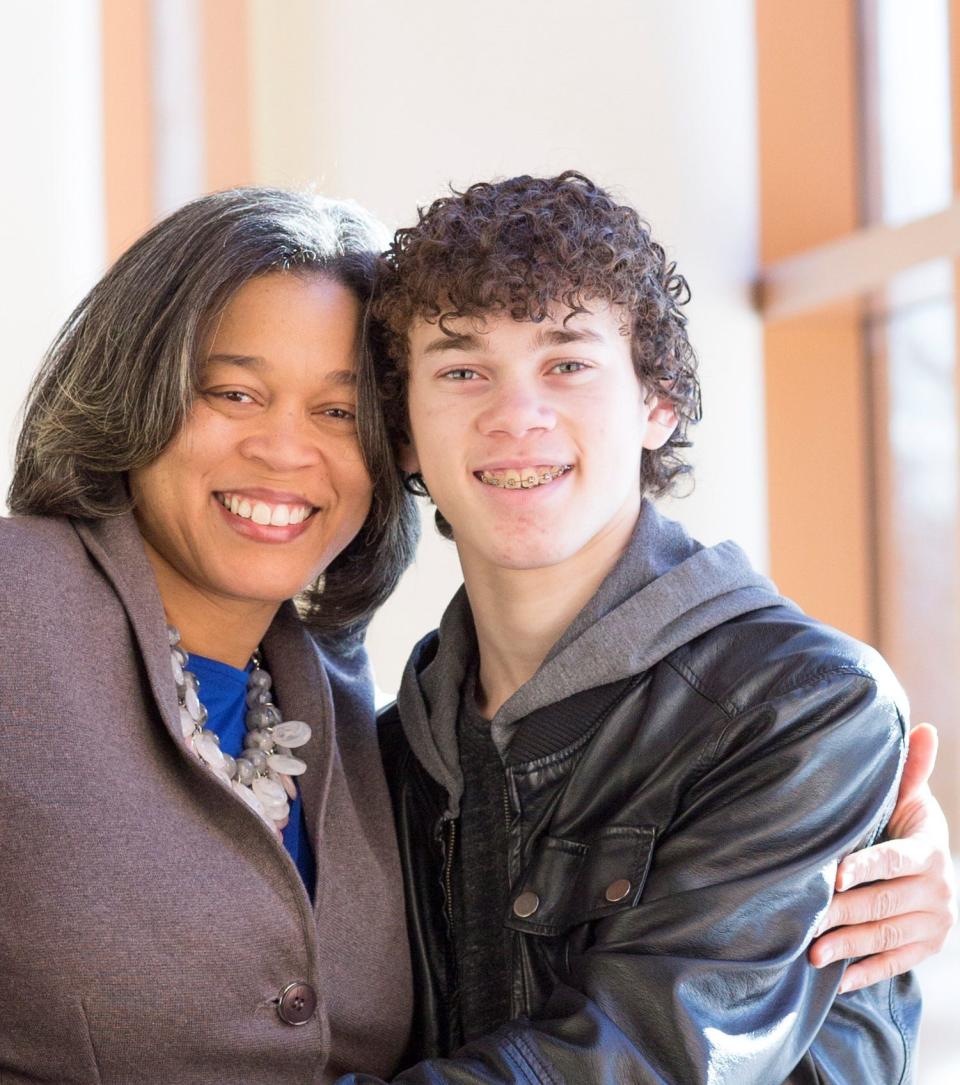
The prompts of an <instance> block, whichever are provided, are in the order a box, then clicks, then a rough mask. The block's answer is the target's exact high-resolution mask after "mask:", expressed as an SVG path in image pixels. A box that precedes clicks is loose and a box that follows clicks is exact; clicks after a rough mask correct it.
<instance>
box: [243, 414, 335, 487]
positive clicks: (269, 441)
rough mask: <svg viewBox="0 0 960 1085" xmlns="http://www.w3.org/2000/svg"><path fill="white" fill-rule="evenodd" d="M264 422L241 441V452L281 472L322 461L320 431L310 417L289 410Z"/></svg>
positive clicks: (265, 418) (310, 465) (267, 418)
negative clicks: (306, 417)
mask: <svg viewBox="0 0 960 1085" xmlns="http://www.w3.org/2000/svg"><path fill="white" fill-rule="evenodd" d="M262 422H263V424H262V425H261V426H259V427H258V428H257V429H256V430H255V431H254V432H253V433H249V434H247V436H246V437H244V439H243V440H242V441H241V443H240V452H241V454H242V455H244V456H246V457H247V458H248V459H254V460H259V461H260V462H261V463H262V464H264V465H265V466H267V467H269V468H270V469H271V470H273V471H278V472H286V471H296V470H298V469H300V468H303V467H314V466H316V464H318V463H319V462H320V460H321V458H322V455H323V453H322V449H321V447H320V435H319V433H318V432H317V429H316V427H315V426H314V425H313V423H312V421H311V420H310V419H305V418H302V417H300V416H298V415H297V414H296V413H295V412H293V411H289V412H286V413H284V414H283V415H276V416H274V417H269V416H267V417H264V418H263V420H262Z"/></svg>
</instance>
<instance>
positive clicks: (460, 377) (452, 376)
mask: <svg viewBox="0 0 960 1085" xmlns="http://www.w3.org/2000/svg"><path fill="white" fill-rule="evenodd" d="M443 377H444V379H446V380H452V381H470V380H479V379H480V374H479V373H478V372H477V371H476V370H475V369H448V370H447V371H446V373H444V374H443Z"/></svg>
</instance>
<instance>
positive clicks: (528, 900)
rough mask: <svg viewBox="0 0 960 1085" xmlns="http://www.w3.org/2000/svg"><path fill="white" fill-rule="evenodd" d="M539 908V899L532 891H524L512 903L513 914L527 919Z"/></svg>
mask: <svg viewBox="0 0 960 1085" xmlns="http://www.w3.org/2000/svg"><path fill="white" fill-rule="evenodd" d="M539 907H540V898H539V897H538V896H537V894H536V893H534V892H533V890H532V889H525V890H524V891H523V892H522V893H521V894H520V896H519V897H517V899H516V900H515V901H514V902H513V914H514V915H515V916H518V917H519V918H520V919H528V918H529V917H530V916H532V915H533V913H534V912H535V911H536V910H537V909H538V908H539Z"/></svg>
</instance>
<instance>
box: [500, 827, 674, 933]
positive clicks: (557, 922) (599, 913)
mask: <svg viewBox="0 0 960 1085" xmlns="http://www.w3.org/2000/svg"><path fill="white" fill-rule="evenodd" d="M655 837H656V827H655V826H653V825H640V826H620V825H615V826H610V827H608V828H606V829H603V830H601V831H600V832H599V833H598V834H597V835H596V836H595V837H594V838H593V839H592V840H591V841H590V842H589V843H581V842H579V841H575V840H567V839H564V838H563V837H557V836H544V837H541V839H540V840H539V841H538V842H537V844H536V846H535V851H534V853H533V856H532V858H531V860H530V862H529V863H528V865H527V868H526V870H525V871H524V873H523V877H522V878H521V879H520V881H519V882H518V883H517V885H516V886H515V887H514V890H513V893H512V894H511V898H510V906H509V909H508V913H507V919H506V925H507V926H508V927H510V928H511V929H513V930H515V931H521V932H523V933H525V934H539V935H543V936H546V937H551V936H555V935H558V934H563V933H564V932H565V931H567V930H569V929H570V928H571V927H575V926H577V925H578V924H581V923H588V922H591V921H593V920H597V919H601V918H603V917H605V916H609V915H614V914H616V913H617V912H622V911H624V910H625V909H627V908H633V907H634V906H635V905H636V904H637V902H638V901H639V900H640V897H641V895H642V893H643V886H644V883H645V882H646V879H647V873H648V871H649V870H650V862H651V859H652V858H653V844H654V840H655Z"/></svg>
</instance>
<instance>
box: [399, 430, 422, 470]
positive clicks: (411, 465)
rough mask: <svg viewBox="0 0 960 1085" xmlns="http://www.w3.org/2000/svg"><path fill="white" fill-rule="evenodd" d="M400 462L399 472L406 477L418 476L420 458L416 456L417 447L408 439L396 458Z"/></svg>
mask: <svg viewBox="0 0 960 1085" xmlns="http://www.w3.org/2000/svg"><path fill="white" fill-rule="evenodd" d="M397 459H398V460H399V462H400V470H401V471H403V472H404V474H407V475H414V474H419V472H420V457H419V456H418V455H417V447H416V445H415V444H414V443H413V439H412V438H410V437H408V438H407V439H406V440H405V441H404V443H403V445H402V446H401V448H400V455H399V456H398V457H397Z"/></svg>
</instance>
